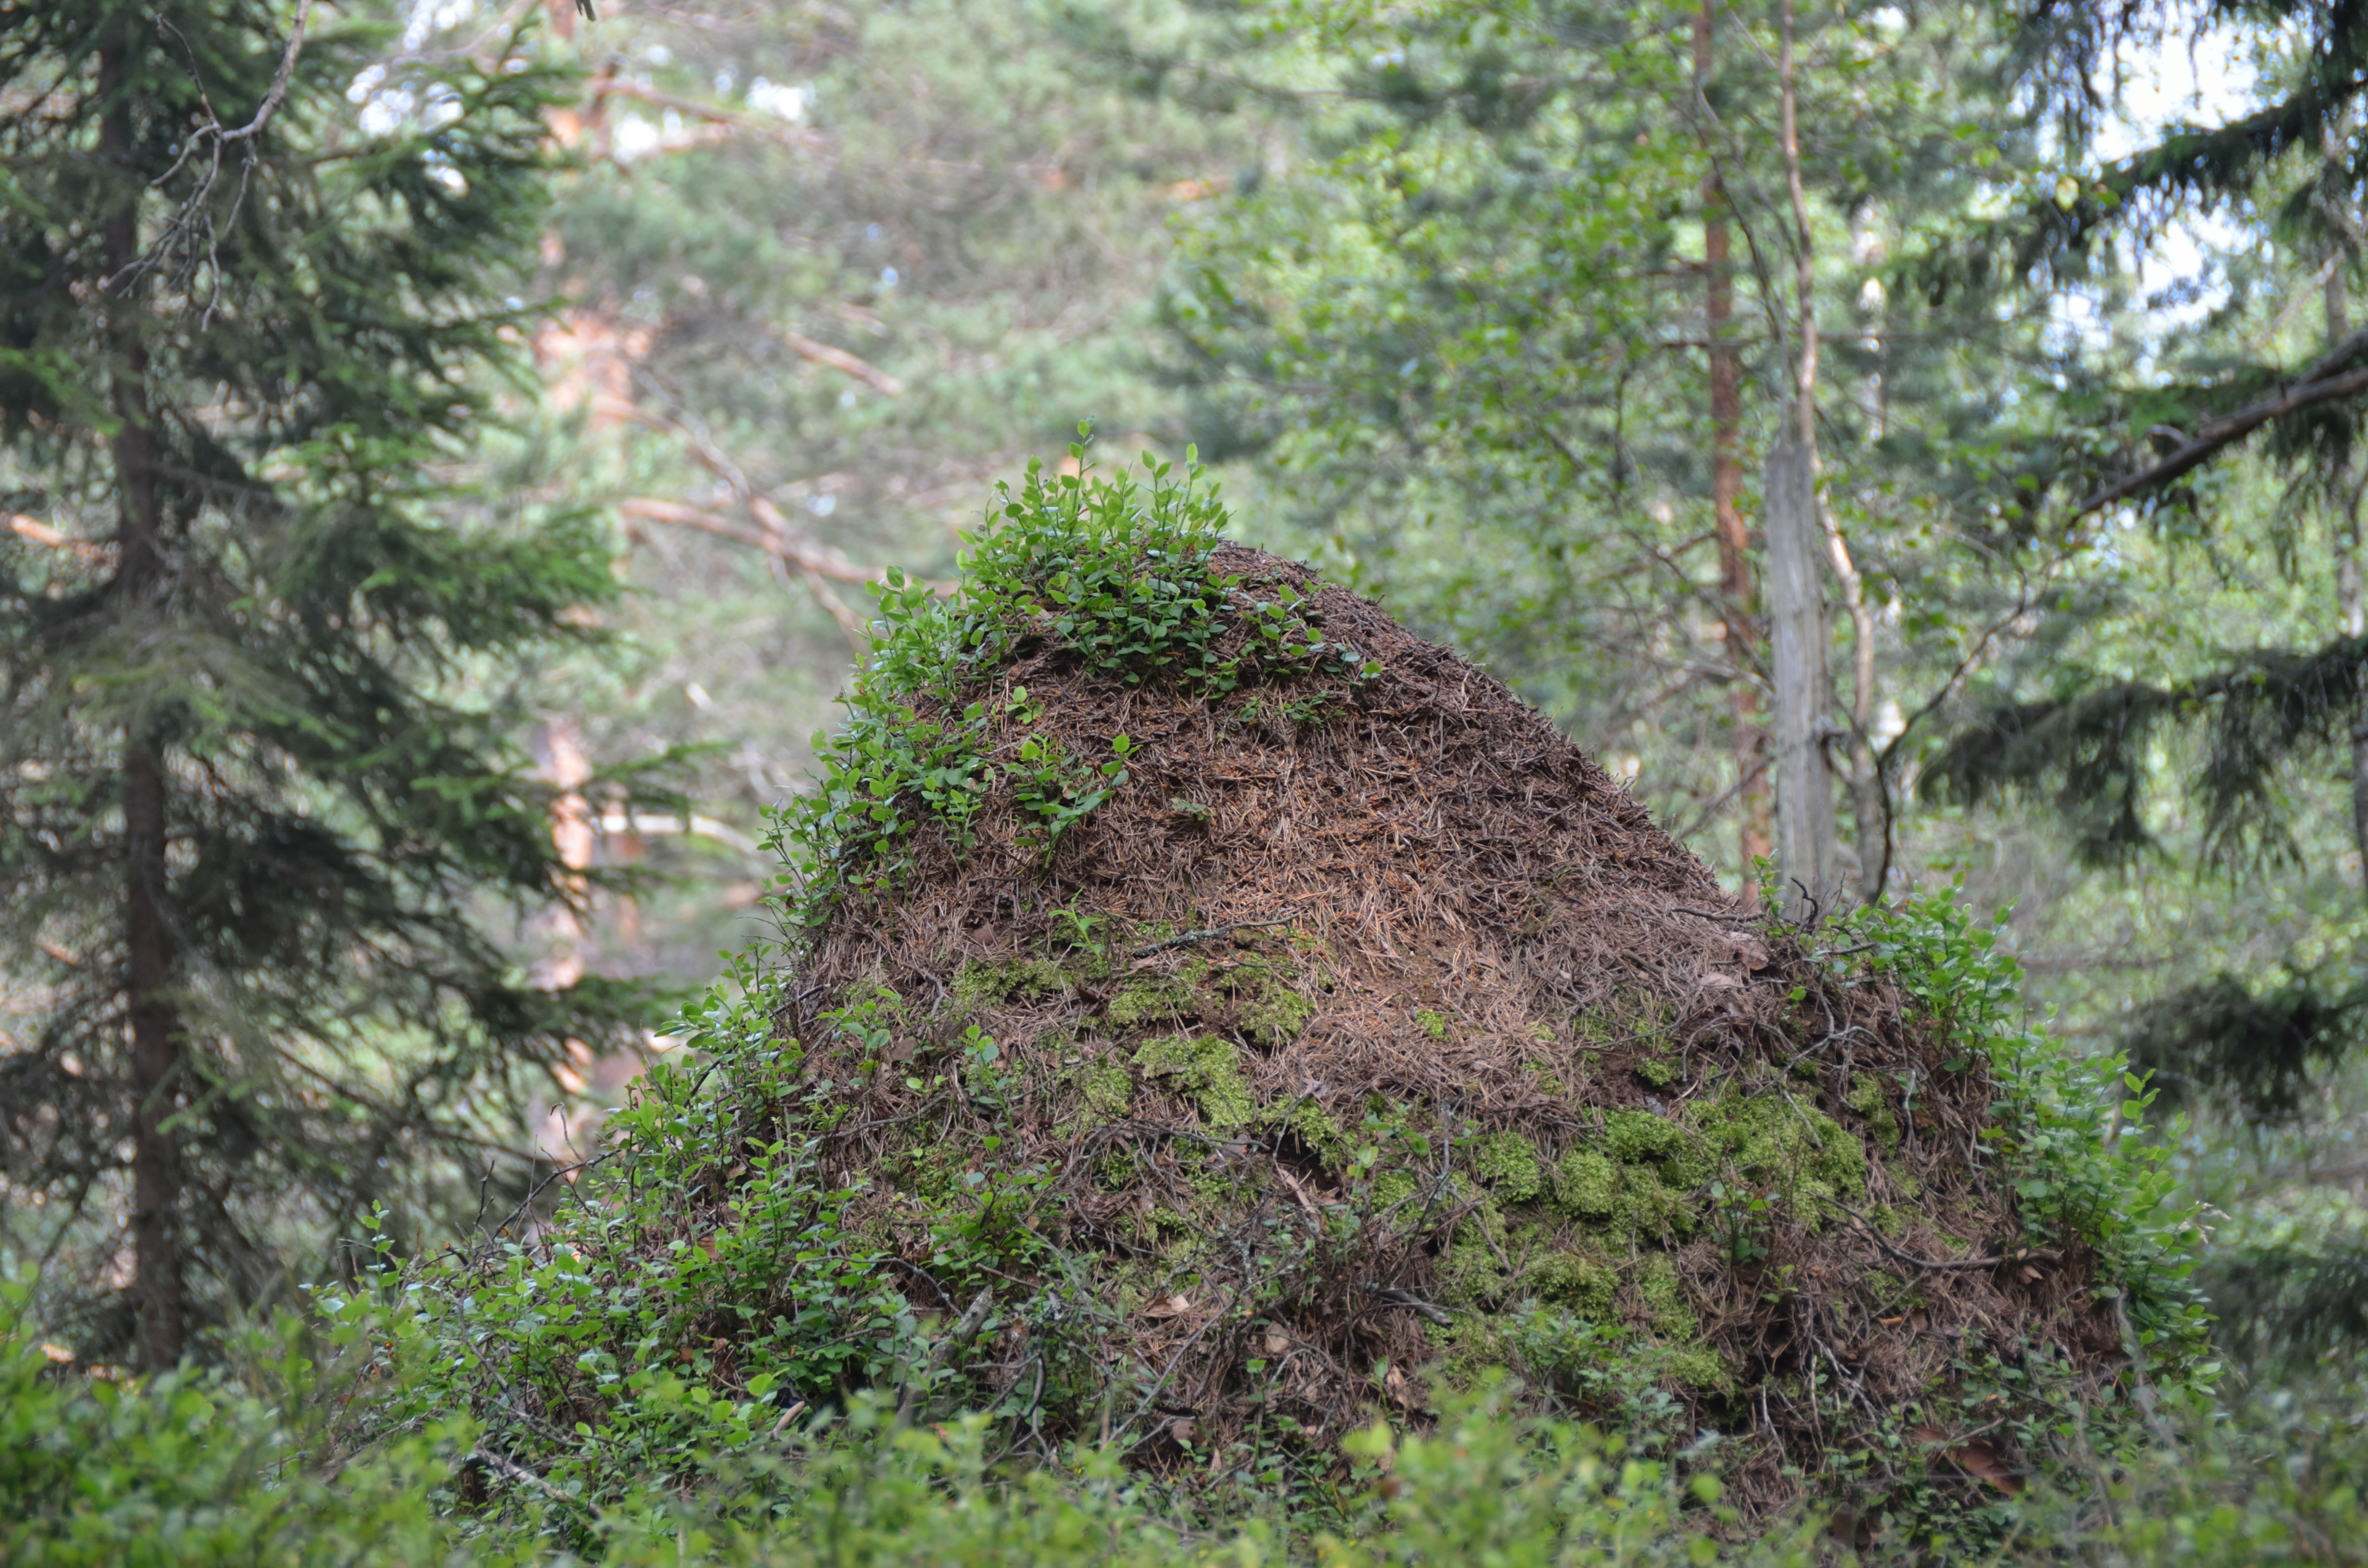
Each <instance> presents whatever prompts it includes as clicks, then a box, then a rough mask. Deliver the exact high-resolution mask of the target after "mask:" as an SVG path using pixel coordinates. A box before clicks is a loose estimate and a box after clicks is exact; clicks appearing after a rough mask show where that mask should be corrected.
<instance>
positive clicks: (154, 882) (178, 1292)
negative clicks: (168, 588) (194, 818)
mask: <svg viewBox="0 0 2368 1568" xmlns="http://www.w3.org/2000/svg"><path fill="white" fill-rule="evenodd" d="M123 25H124V26H125V27H126V28H130V27H131V26H134V25H136V24H135V23H134V22H133V21H132V20H131V17H130V15H129V13H127V15H126V19H125V22H124V24H123ZM132 48H133V46H132V44H131V40H129V39H128V38H125V37H122V36H121V35H119V36H118V37H117V38H116V39H115V40H113V41H111V42H110V43H109V44H108V46H106V47H105V48H104V49H102V50H101V51H100V54H99V71H98V92H99V97H100V98H101V100H102V102H103V103H104V104H105V105H106V108H105V110H104V112H103V114H102V117H101V119H100V123H99V146H100V151H101V153H102V154H103V155H104V157H105V160H106V162H107V164H108V178H109V179H110V180H111V181H112V182H113V186H112V188H111V189H110V190H109V192H108V196H107V198H106V201H107V206H106V208H105V216H104V219H103V222H102V228H101V241H102V244H101V248H102V250H103V252H104V256H105V260H104V264H103V265H104V266H105V267H106V269H107V270H106V277H107V278H108V279H110V280H111V279H117V278H127V277H128V269H129V268H130V267H131V264H132V262H133V261H134V260H136V259H137V258H138V256H139V254H140V192H141V188H142V187H141V182H140V180H139V178H138V176H137V175H136V173H135V171H134V170H133V169H132V168H131V151H132V142H133V134H134V128H133V123H132V100H131V92H130V89H129V86H128V78H129V74H130V59H131V51H132ZM102 286H103V285H102ZM124 287H125V289H126V290H127V294H128V292H129V291H130V290H136V288H137V287H138V285H137V284H136V283H127V284H125V285H124ZM103 308H104V309H105V310H106V312H107V324H108V353H109V355H110V356H111V358H113V360H114V363H113V366H112V368H111V381H112V388H111V401H112V403H113V412H114V414H115V416H116V419H117V421H118V425H117V429H116V433H115V438H114V440H113V442H112V443H111V451H110V456H111V457H112V459H113V460H114V466H115V483H116V506H117V522H116V549H117V555H116V560H117V562H118V566H117V577H116V593H117V603H118V609H119V613H120V614H121V615H122V616H123V617H124V618H125V619H127V620H138V619H142V618H144V617H147V616H149V615H151V614H153V613H154V611H155V609H156V608H157V607H158V606H159V604H160V603H161V601H162V599H163V597H164V586H165V584H164V577H165V562H164V551H163V539H162V536H163V533H164V513H163V507H162V505H161V502H160V500H159V497H158V495H157V491H156V473H157V460H156V439H155V426H154V416H153V414H152V411H151V409H150V408H149V404H148V395H147V387H146V369H147V364H146V355H145V352H144V350H143V348H142V345H141V341H140V323H139V313H138V304H137V301H136V300H134V299H131V298H129V297H126V296H123V295H118V296H113V297H110V298H108V299H107V300H106V301H105V303H104V306H103ZM123 859H124V899H123V935H124V955H125V974H124V989H125V994H126V998H127V1003H128V1011H129V1013H130V1021H131V1078H132V1092H133V1094H134V1095H135V1096H137V1099H138V1104H137V1108H136V1109H135V1111H134V1114H133V1122H132V1133H131V1146H132V1154H131V1188H132V1216H131V1229H132V1241H133V1247H134V1251H135V1256H137V1259H138V1263H139V1277H138V1287H137V1288H138V1290H139V1296H140V1347H141V1355H142V1359H143V1360H144V1361H145V1363H146V1364H147V1366H148V1368H149V1369H150V1370H152V1371H162V1370H164V1369H167V1368H169V1367H172V1366H174V1365H175V1364H176V1363H177V1362H178V1361H179V1360H180V1358H181V1351H182V1347H183V1345H184V1343H185V1341H186V1337H187V1316H188V1312H187V1304H186V1301H185V1299H184V1292H183V1276H182V1259H181V1247H180V1233H179V1229H180V1228H179V1210H180V1160H179V1157H178V1156H179V1150H178V1148H177V1146H176V1145H177V1142H178V1139H177V1135H176V1132H175V1131H174V1129H173V1127H172V1125H171V1123H172V1119H173V1117H174V1115H175V1113H176V1111H177V1109H178V1108H179V1107H178V1103H177V1102H178V1100H179V1098H180V1091H181V1082H180V1080H181V1041H180V1020H179V1017H177V1015H176V1010H175V1008H174V1006H173V1002H172V995H171V990H170V987H171V983H172V930H171V921H170V917H169V915H168V912H167V907H166V897H167V892H166V869H165V757H164V751H163V747H162V745H161V744H159V742H158V739H157V736H156V734H155V733H154V729H153V728H151V727H149V726H147V724H146V723H145V722H144V721H135V728H134V729H133V730H132V731H131V733H127V734H126V735H125V736H124V740H123Z"/></svg>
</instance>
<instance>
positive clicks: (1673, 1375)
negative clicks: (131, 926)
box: [1664, 1345, 1735, 1393]
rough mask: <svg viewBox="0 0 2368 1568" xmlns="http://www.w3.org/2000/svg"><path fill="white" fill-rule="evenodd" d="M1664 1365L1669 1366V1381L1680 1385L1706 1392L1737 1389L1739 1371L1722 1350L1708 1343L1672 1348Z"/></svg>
mask: <svg viewBox="0 0 2368 1568" xmlns="http://www.w3.org/2000/svg"><path fill="white" fill-rule="evenodd" d="M1664 1365H1666V1366H1667V1367H1668V1369H1669V1381H1671V1382H1673V1383H1677V1384H1678V1385H1679V1386H1680V1387H1683V1388H1690V1389H1700V1390H1702V1392H1706V1393H1732V1392H1735V1374H1734V1373H1733V1372H1731V1371H1729V1370H1728V1369H1727V1366H1726V1363H1725V1361H1723V1360H1721V1359H1720V1358H1719V1354H1718V1352H1717V1351H1715V1350H1713V1349H1711V1348H1710V1347H1709V1346H1706V1345H1688V1346H1679V1348H1677V1349H1674V1350H1671V1351H1670V1352H1668V1360H1667V1361H1666V1362H1665V1363H1664Z"/></svg>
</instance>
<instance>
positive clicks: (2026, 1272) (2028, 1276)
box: [2022, 1263, 2046, 1285]
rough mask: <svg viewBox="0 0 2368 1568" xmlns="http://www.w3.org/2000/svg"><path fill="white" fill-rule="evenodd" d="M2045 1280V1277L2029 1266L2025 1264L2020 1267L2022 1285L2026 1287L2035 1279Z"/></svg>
mask: <svg viewBox="0 0 2368 1568" xmlns="http://www.w3.org/2000/svg"><path fill="white" fill-rule="evenodd" d="M2044 1278H2046V1276H2045V1275H2044V1274H2042V1273H2040V1272H2039V1270H2037V1269H2036V1268H2033V1267H2031V1265H2029V1264H2027V1263H2026V1264H2024V1265H2023V1266H2022V1282H2023V1283H2024V1284H2026V1285H2028V1284H2030V1283H2032V1281H2033V1280H2035V1279H2044Z"/></svg>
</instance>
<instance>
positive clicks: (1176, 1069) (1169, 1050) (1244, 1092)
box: [1134, 1035, 1256, 1127]
mask: <svg viewBox="0 0 2368 1568" xmlns="http://www.w3.org/2000/svg"><path fill="white" fill-rule="evenodd" d="M1134 1064H1135V1065H1136V1066H1137V1067H1140V1068H1142V1069H1143V1071H1144V1075H1145V1076H1149V1077H1161V1076H1167V1077H1176V1078H1180V1079H1182V1080H1183V1082H1184V1086H1185V1088H1186V1090H1187V1091H1189V1092H1190V1095H1191V1096H1192V1098H1193V1100H1194V1101H1195V1102H1196V1103H1197V1104H1198V1105H1199V1106H1200V1108H1201V1120H1202V1121H1204V1122H1206V1123H1207V1124H1208V1125H1209V1126H1211V1127H1246V1126H1247V1125H1248V1124H1249V1121H1250V1118H1251V1115H1252V1113H1253V1111H1254V1110H1255V1109H1256V1108H1255V1107H1254V1106H1252V1105H1251V1103H1250V1085H1249V1081H1248V1080H1247V1079H1246V1078H1244V1077H1243V1076H1242V1065H1241V1055H1240V1053H1239V1052H1238V1051H1235V1048H1234V1047H1233V1046H1232V1045H1230V1044H1228V1043H1227V1042H1225V1041H1224V1040H1218V1039H1216V1038H1215V1037H1213V1036H1211V1035H1200V1036H1192V1035H1163V1036H1161V1037H1160V1038H1159V1039H1157V1040H1145V1041H1144V1045H1143V1049H1142V1050H1140V1051H1136V1052H1135V1053H1134Z"/></svg>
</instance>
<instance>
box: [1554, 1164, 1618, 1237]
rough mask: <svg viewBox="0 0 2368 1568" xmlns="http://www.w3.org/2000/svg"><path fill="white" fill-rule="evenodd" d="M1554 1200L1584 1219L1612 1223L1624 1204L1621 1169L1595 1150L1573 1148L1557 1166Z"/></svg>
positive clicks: (1555, 1170)
mask: <svg viewBox="0 0 2368 1568" xmlns="http://www.w3.org/2000/svg"><path fill="white" fill-rule="evenodd" d="M1554 1201H1555V1202H1556V1203H1557V1204H1559V1205H1560V1206H1561V1207H1562V1208H1563V1209H1565V1210H1568V1211H1569V1212H1571V1213H1572V1214H1575V1215H1577V1216H1578V1217H1579V1218H1580V1219H1583V1220H1608V1219H1610V1218H1611V1211H1612V1210H1613V1209H1614V1208H1615V1207H1617V1206H1618V1204H1619V1202H1620V1167H1619V1166H1618V1165H1613V1164H1612V1163H1611V1157H1610V1156H1609V1155H1607V1154H1604V1153H1600V1151H1598V1150H1594V1149H1573V1150H1572V1151H1571V1152H1570V1153H1567V1154H1565V1155H1564V1156H1563V1157H1562V1163H1561V1164H1560V1165H1556V1166H1555V1167H1554Z"/></svg>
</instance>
